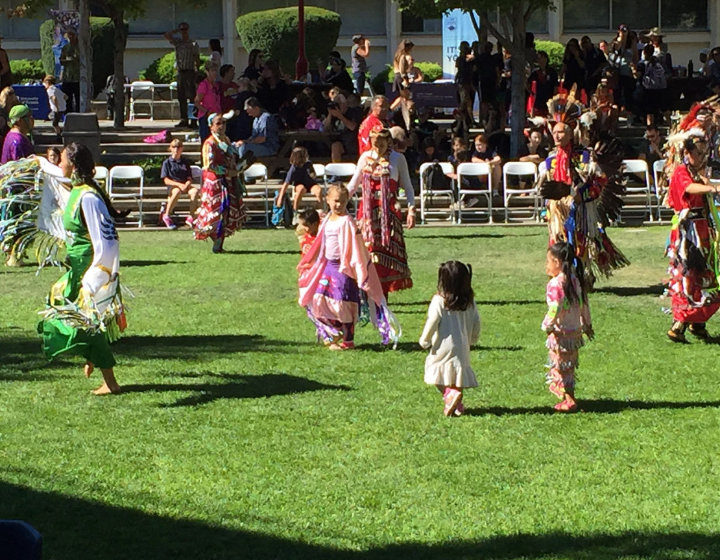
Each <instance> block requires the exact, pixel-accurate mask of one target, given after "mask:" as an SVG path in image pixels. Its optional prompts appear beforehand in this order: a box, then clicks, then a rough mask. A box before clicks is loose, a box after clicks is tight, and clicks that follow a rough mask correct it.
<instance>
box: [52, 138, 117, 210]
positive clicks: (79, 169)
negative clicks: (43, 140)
mask: <svg viewBox="0 0 720 560" xmlns="http://www.w3.org/2000/svg"><path fill="white" fill-rule="evenodd" d="M65 154H66V155H67V158H68V161H69V162H70V163H72V164H73V167H74V168H75V174H76V175H77V176H78V178H79V179H80V180H81V181H82V182H83V183H84V184H85V185H87V186H89V187H91V188H92V189H93V190H95V192H96V193H97V194H98V196H100V198H102V200H103V202H104V203H105V206H107V209H108V213H109V214H110V216H112V218H113V219H114V220H120V219H123V218H125V217H127V215H128V214H129V213H130V210H123V211H122V212H120V211H118V210H116V209H115V207H114V206H113V205H112V202H110V197H108V195H107V193H106V192H105V191H104V190H103V189H101V188H100V186H99V185H98V184H97V183H96V182H95V179H94V176H95V162H94V161H93V155H92V152H91V151H90V148H88V147H87V146H86V145H85V144H78V143H77V142H72V143H71V144H68V145H67V146H65Z"/></svg>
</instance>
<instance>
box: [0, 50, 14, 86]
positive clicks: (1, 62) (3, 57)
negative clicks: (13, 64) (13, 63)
mask: <svg viewBox="0 0 720 560" xmlns="http://www.w3.org/2000/svg"><path fill="white" fill-rule="evenodd" d="M1 43H2V37H0V44H1ZM12 82H13V79H12V71H11V70H10V59H9V58H8V54H7V51H6V50H5V49H3V48H0V90H2V89H3V88H6V87H8V86H11V85H12Z"/></svg>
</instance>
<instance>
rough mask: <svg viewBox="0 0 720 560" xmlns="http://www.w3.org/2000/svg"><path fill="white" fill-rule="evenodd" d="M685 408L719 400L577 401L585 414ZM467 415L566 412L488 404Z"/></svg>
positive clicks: (710, 405)
mask: <svg viewBox="0 0 720 560" xmlns="http://www.w3.org/2000/svg"><path fill="white" fill-rule="evenodd" d="M685 408H720V401H697V402H695V401H690V402H683V401H638V400H627V401H621V400H615V399H588V400H579V401H578V410H579V413H586V414H617V413H619V412H625V411H627V410H655V409H685ZM465 414H466V415H468V416H522V415H527V414H539V415H546V414H566V413H559V412H556V411H555V410H553V408H552V406H549V405H548V406H530V407H522V406H520V407H504V406H489V407H480V408H467V409H465Z"/></svg>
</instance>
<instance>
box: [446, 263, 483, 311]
mask: <svg viewBox="0 0 720 560" xmlns="http://www.w3.org/2000/svg"><path fill="white" fill-rule="evenodd" d="M438 293H439V294H440V295H441V296H442V297H443V299H444V300H445V307H447V308H448V309H450V310H451V311H465V310H466V309H467V308H468V307H469V306H470V305H472V302H473V297H474V295H475V294H474V292H473V289H472V266H470V265H469V264H464V263H461V262H460V261H447V262H444V263H442V264H441V265H440V269H439V270H438Z"/></svg>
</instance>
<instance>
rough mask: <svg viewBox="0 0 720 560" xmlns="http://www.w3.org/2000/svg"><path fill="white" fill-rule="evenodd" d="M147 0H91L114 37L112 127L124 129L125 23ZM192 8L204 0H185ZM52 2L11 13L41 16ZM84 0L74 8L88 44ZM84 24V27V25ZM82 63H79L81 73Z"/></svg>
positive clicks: (30, 2)
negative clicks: (116, 86)
mask: <svg viewBox="0 0 720 560" xmlns="http://www.w3.org/2000/svg"><path fill="white" fill-rule="evenodd" d="M148 1H149V0H94V5H95V6H97V8H99V9H100V10H102V11H104V12H105V14H106V15H107V17H109V18H110V19H111V20H112V22H113V26H114V37H113V43H114V44H113V47H114V49H113V50H114V56H113V75H114V77H115V83H116V84H119V85H120V87H118V88H116V92H115V107H116V108H117V109H116V111H115V121H114V123H113V124H114V126H115V128H123V127H124V126H125V88H124V87H123V86H122V84H124V83H125V47H126V46H127V38H128V25H127V23H126V22H125V19H126V18H138V17H141V16H142V15H143V14H144V13H145V8H146V7H147V5H148ZM184 1H186V2H187V3H188V4H189V5H191V6H193V7H199V6H202V5H203V4H204V1H205V0H184ZM53 4H54V2H52V0H26V2H24V3H21V4H19V5H17V6H16V7H15V8H13V12H14V13H16V14H20V15H28V16H31V15H35V14H37V13H40V12H41V11H42V10H44V9H46V8H48V7H50V6H51V5H53ZM86 6H87V0H75V8H76V9H77V10H78V11H80V20H81V24H80V35H81V37H80V43H81V45H82V43H83V37H82V34H83V28H85V33H87V37H85V40H86V41H87V42H88V43H89V40H90V35H89V34H90V31H89V13H88V11H87V9H86ZM83 22H85V23H86V25H85V26H84V25H83ZM82 71H83V68H82V61H81V72H82ZM85 72H86V74H85V80H88V76H89V75H90V72H89V68H88V69H85Z"/></svg>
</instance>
